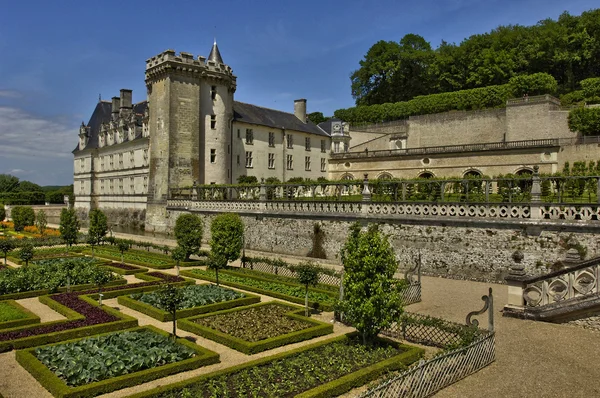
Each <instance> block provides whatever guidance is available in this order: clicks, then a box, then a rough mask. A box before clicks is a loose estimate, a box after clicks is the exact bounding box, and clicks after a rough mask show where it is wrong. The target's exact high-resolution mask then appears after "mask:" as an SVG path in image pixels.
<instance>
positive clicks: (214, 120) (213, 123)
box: [210, 115, 217, 130]
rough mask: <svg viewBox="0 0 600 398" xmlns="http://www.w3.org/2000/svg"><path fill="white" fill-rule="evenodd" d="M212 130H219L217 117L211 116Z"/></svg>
mask: <svg viewBox="0 0 600 398" xmlns="http://www.w3.org/2000/svg"><path fill="white" fill-rule="evenodd" d="M210 128H211V129H213V130H215V129H216V128H217V116H216V115H210Z"/></svg>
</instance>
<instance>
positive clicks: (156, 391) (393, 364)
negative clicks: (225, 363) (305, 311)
mask: <svg viewBox="0 0 600 398" xmlns="http://www.w3.org/2000/svg"><path fill="white" fill-rule="evenodd" d="M355 336H357V333H356V332H352V333H348V334H346V335H342V336H339V337H335V338H332V339H329V340H325V341H320V342H317V343H314V344H310V345H307V346H303V347H299V348H296V349H294V350H290V351H286V352H283V353H280V354H276V355H272V356H270V357H266V358H261V359H257V360H254V361H250V362H247V363H244V364H241V365H237V366H233V367H230V368H226V369H223V370H219V371H216V372H213V373H209V374H205V375H201V376H197V377H194V378H192V379H189V380H184V381H180V382H177V383H173V384H170V385H166V386H160V387H156V388H153V389H151V390H148V391H144V392H140V393H137V394H134V395H131V396H129V398H150V397H157V396H159V395H160V394H162V393H165V392H169V391H173V390H176V389H180V388H185V387H187V386H189V385H191V384H194V383H198V382H203V381H205V380H207V379H210V378H213V377H219V376H223V375H228V374H232V373H235V372H239V371H241V370H244V369H247V368H253V367H258V366H261V365H265V364H267V363H269V362H273V361H277V360H280V359H284V358H286V357H289V356H292V355H295V354H298V353H300V352H303V351H307V350H310V349H313V348H318V347H321V346H324V345H326V344H330V343H333V342H336V341H344V340H347V339H349V338H353V337H355ZM379 340H380V341H384V342H386V343H387V344H391V345H393V346H394V347H397V348H400V349H403V350H405V351H404V352H403V353H401V354H398V355H396V356H394V357H392V358H388V359H386V360H385V361H381V362H379V363H376V364H374V365H371V366H368V367H366V368H363V369H360V370H358V371H356V372H353V373H350V374H348V375H346V376H344V377H340V378H339V379H337V380H334V381H331V382H329V383H326V384H323V385H321V386H319V387H315V388H313V389H311V390H308V391H305V392H304V393H302V394H300V395H298V396H301V397H303V398H308V397H311V398H312V397H334V396H338V395H340V394H343V393H344V392H347V391H349V390H351V389H352V388H354V387H359V386H362V385H364V384H366V383H368V382H369V381H372V380H376V379H377V378H379V377H380V376H382V375H383V374H385V373H386V372H390V371H393V370H398V369H405V368H407V367H408V365H410V364H412V363H414V362H416V361H417V360H419V359H420V358H421V357H422V356H423V354H424V352H425V350H423V349H422V348H418V347H414V346H410V345H406V344H400V343H397V342H394V341H392V340H389V339H385V338H379ZM358 383H361V384H358Z"/></svg>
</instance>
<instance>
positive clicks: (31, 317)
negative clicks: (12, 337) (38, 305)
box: [0, 300, 40, 331]
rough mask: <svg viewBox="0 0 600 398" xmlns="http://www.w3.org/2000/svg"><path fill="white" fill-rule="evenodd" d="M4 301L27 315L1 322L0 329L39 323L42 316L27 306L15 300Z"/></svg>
mask: <svg viewBox="0 0 600 398" xmlns="http://www.w3.org/2000/svg"><path fill="white" fill-rule="evenodd" d="M2 303H4V304H8V305H10V306H12V307H15V308H16V309H17V310H19V311H20V312H22V313H24V314H26V315H27V317H26V318H19V319H14V320H12V321H5V322H0V330H2V331H4V329H12V328H15V327H18V326H25V325H32V324H39V323H40V317H39V316H37V315H36V314H34V313H33V312H31V311H29V310H28V309H27V308H25V307H23V306H22V305H21V304H19V303H17V302H16V301H15V300H3V301H2Z"/></svg>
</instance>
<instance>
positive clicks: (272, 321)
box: [178, 301, 333, 354]
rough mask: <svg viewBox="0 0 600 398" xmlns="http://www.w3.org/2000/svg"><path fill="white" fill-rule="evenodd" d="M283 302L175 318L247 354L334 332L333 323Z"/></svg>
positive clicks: (194, 330) (206, 335) (205, 335)
mask: <svg viewBox="0 0 600 398" xmlns="http://www.w3.org/2000/svg"><path fill="white" fill-rule="evenodd" d="M303 311H304V309H303V308H301V307H296V306H292V305H287V304H284V303H282V302H277V301H275V302H268V303H261V304H254V305H249V306H246V307H240V308H234V309H230V310H224V311H219V312H215V313H212V314H206V315H200V316H197V317H191V318H186V319H182V320H180V321H178V325H179V327H180V328H181V329H183V330H187V331H188V332H192V333H195V334H197V335H200V336H203V337H206V338H208V339H211V340H214V341H216V342H218V343H221V344H224V345H226V346H228V347H231V348H233V349H235V350H238V351H241V352H243V353H246V354H255V353H257V352H261V351H265V350H269V349H271V348H275V347H280V346H282V345H286V344H291V343H296V342H298V341H304V340H308V339H311V338H313V337H316V336H322V335H325V334H329V333H333V325H331V324H327V323H324V322H320V321H317V320H314V319H310V318H306V317H304V316H303V315H301V314H303Z"/></svg>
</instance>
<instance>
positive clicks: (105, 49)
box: [0, 0, 600, 185]
mask: <svg viewBox="0 0 600 398" xmlns="http://www.w3.org/2000/svg"><path fill="white" fill-rule="evenodd" d="M599 6H600V5H599V4H598V3H597V0H596V1H591V0H570V1H564V0H560V1H558V0H502V1H496V0H479V1H476V0H439V1H434V0H421V1H392V0H372V1H354V0H346V1H343V0H339V1H338V0H335V1H333V0H331V1H328V0H321V1H312V0H305V1H289V0H275V1H271V0H239V1H237V0H236V1H234V0H215V1H197V0H190V1H183V0H182V1H177V0H172V1H168V2H167V1H154V0H146V1H137V0H128V1H113V0H103V1H89V0H78V1H71V0H56V1H47V0H40V1H28V0H21V1H8V0H2V1H0V174H13V175H16V176H17V177H19V178H21V179H26V180H30V181H33V182H35V183H38V184H41V185H55V184H60V185H63V184H64V185H66V184H71V183H72V181H73V177H72V173H73V163H72V155H71V150H72V149H73V148H74V147H75V145H76V143H77V132H78V126H79V124H80V123H81V121H85V122H86V123H87V121H88V119H89V117H90V115H91V112H92V111H93V109H94V107H95V105H96V103H97V101H98V95H102V98H103V99H110V97H112V96H114V95H118V92H119V89H121V88H130V89H133V97H134V101H135V102H139V101H142V100H144V99H145V95H146V90H145V86H144V66H145V60H146V59H147V58H149V57H151V56H153V55H156V54H158V53H160V52H162V51H164V50H165V49H168V48H171V49H174V50H176V51H177V52H180V51H186V52H191V53H193V54H195V55H204V56H207V55H208V52H209V51H210V47H211V45H212V41H213V38H215V37H216V39H217V42H218V45H219V49H220V50H221V54H222V56H223V59H224V61H225V63H227V64H228V65H230V66H231V67H232V68H233V71H234V73H235V74H236V75H237V77H238V87H237V91H236V93H235V99H236V100H238V101H242V102H248V103H252V104H256V105H261V106H266V107H270V108H275V109H280V110H283V111H288V112H293V100H294V99H296V98H306V99H307V100H308V102H307V106H308V112H314V111H320V112H323V113H324V114H325V115H326V116H327V115H331V114H333V111H334V110H336V109H339V108H345V107H349V106H352V105H353V104H354V101H353V99H352V96H351V93H350V79H349V75H350V74H351V73H352V71H354V70H355V69H357V68H358V62H359V61H360V60H361V59H362V57H363V56H364V54H365V53H366V52H367V50H368V49H369V47H371V45H373V44H374V43H375V42H377V41H378V40H395V41H399V40H400V39H401V38H402V36H404V35H405V34H407V33H416V34H419V35H421V36H423V37H424V38H425V39H426V40H428V41H429V42H430V43H431V44H432V46H433V47H434V48H435V47H437V46H438V45H439V43H440V42H441V40H442V39H444V40H446V41H448V42H457V43H458V42H460V41H462V39H464V38H465V37H468V36H470V35H472V34H477V33H484V32H487V31H489V30H490V29H493V28H495V27H497V26H499V25H507V24H521V25H531V24H534V23H536V22H538V21H539V20H542V19H546V18H552V19H556V18H557V17H558V16H559V15H560V14H561V13H562V12H563V11H568V12H569V13H571V14H573V15H579V14H580V13H581V12H583V11H586V10H589V9H592V8H594V7H599Z"/></svg>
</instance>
